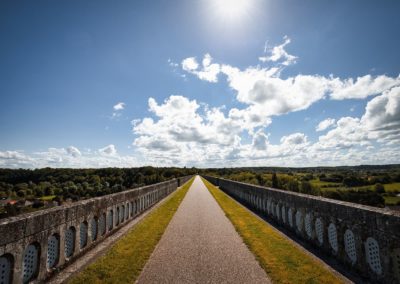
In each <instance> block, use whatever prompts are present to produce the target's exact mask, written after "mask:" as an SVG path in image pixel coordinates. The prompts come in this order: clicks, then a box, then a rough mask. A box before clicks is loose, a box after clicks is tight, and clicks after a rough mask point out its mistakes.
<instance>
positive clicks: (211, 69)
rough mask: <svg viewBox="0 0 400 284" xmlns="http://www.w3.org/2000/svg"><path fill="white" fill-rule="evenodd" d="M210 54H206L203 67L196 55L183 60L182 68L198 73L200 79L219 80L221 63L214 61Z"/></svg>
mask: <svg viewBox="0 0 400 284" xmlns="http://www.w3.org/2000/svg"><path fill="white" fill-rule="evenodd" d="M212 60H213V59H212V57H211V55H210V54H208V53H207V54H205V55H204V58H203V60H202V66H201V68H199V67H200V65H199V63H198V62H197V60H196V58H195V57H189V58H186V59H184V60H183V61H182V63H181V64H182V69H183V70H184V71H187V72H189V73H191V74H194V75H196V76H197V77H198V78H199V79H200V80H204V81H208V82H213V83H215V82H217V81H218V74H219V73H220V68H221V67H220V65H219V64H216V63H212Z"/></svg>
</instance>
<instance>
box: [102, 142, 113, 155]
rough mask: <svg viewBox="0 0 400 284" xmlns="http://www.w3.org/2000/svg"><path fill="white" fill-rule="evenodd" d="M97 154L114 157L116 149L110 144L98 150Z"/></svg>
mask: <svg viewBox="0 0 400 284" xmlns="http://www.w3.org/2000/svg"><path fill="white" fill-rule="evenodd" d="M99 152H100V153H101V154H105V155H115V154H117V149H116V148H115V146H114V145H113V144H110V145H108V146H106V147H104V148H101V149H99Z"/></svg>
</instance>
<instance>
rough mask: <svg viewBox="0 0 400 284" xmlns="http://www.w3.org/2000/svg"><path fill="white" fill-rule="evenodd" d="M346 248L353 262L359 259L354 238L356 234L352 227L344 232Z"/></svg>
mask: <svg viewBox="0 0 400 284" xmlns="http://www.w3.org/2000/svg"><path fill="white" fill-rule="evenodd" d="M344 250H345V251H346V254H347V256H348V257H349V259H350V261H351V263H352V264H354V263H356V261H357V252H356V241H355V238H354V234H353V232H352V231H351V230H350V229H347V230H346V231H345V232H344Z"/></svg>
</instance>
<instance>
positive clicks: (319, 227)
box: [315, 218, 324, 245]
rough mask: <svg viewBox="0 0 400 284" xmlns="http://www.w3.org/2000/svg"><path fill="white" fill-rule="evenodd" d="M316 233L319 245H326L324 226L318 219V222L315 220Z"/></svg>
mask: <svg viewBox="0 0 400 284" xmlns="http://www.w3.org/2000/svg"><path fill="white" fill-rule="evenodd" d="M315 233H316V235H317V239H318V243H319V244H320V245H322V244H323V243H324V226H323V224H322V221H321V218H317V220H315Z"/></svg>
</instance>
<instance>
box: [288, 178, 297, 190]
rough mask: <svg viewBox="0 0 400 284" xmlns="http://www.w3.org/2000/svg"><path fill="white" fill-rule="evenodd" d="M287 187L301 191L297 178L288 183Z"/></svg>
mask: <svg viewBox="0 0 400 284" xmlns="http://www.w3.org/2000/svg"><path fill="white" fill-rule="evenodd" d="M287 189H288V190H290V191H294V192H299V183H298V182H297V180H294V179H291V180H289V182H288V183H287Z"/></svg>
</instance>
